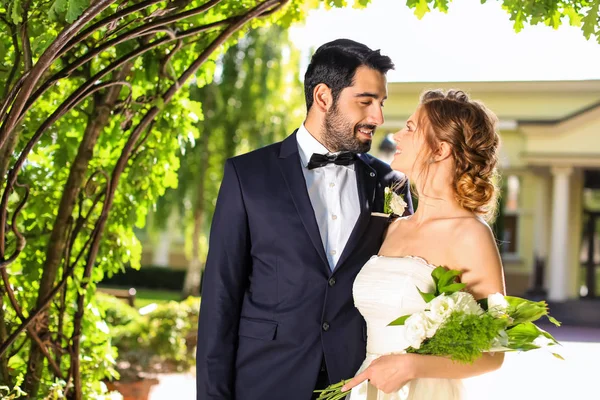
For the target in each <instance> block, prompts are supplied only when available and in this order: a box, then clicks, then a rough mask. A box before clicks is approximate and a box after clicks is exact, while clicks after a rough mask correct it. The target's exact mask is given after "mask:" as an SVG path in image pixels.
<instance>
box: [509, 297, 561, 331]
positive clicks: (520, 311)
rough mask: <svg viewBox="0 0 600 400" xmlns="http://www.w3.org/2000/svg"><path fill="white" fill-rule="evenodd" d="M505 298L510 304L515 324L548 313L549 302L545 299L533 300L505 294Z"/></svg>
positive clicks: (535, 318) (533, 319) (538, 317)
mask: <svg viewBox="0 0 600 400" xmlns="http://www.w3.org/2000/svg"><path fill="white" fill-rule="evenodd" d="M504 298H505V299H506V301H507V302H508V306H509V307H508V315H510V317H511V318H512V319H513V320H514V324H515V325H516V324H520V323H524V322H533V321H537V320H538V319H540V318H541V317H543V316H547V315H548V304H547V303H546V302H545V301H531V300H527V299H523V298H520V297H514V296H505V297H504ZM557 322H558V321H557Z"/></svg>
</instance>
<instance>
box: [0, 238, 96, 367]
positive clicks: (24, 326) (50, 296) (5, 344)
mask: <svg viewBox="0 0 600 400" xmlns="http://www.w3.org/2000/svg"><path fill="white" fill-rule="evenodd" d="M94 231H95V229H94ZM93 233H94V232H92V235H90V237H89V238H88V240H87V241H86V243H85V244H84V246H83V248H82V249H81V251H80V254H83V253H84V252H85V249H86V248H87V247H88V246H89V245H90V243H91V241H92V238H93ZM79 258H80V257H78V258H77V261H78V260H79ZM76 265H77V264H76V263H74V264H73V265H72V266H71V268H69V269H68V273H67V275H66V276H65V277H64V278H63V279H62V280H61V281H60V282H59V284H58V285H56V287H54V289H52V290H51V291H50V293H49V294H48V296H47V297H46V299H45V300H43V301H42V302H41V305H40V306H39V307H38V308H37V309H35V310H33V311H32V312H31V313H30V314H29V316H28V317H27V318H26V319H25V320H24V321H23V322H22V323H21V325H19V327H18V328H17V329H16V330H15V331H14V332H13V333H11V335H10V336H9V337H8V339H6V341H4V342H3V343H0V357H2V356H3V355H4V353H5V352H6V350H8V348H10V346H11V345H12V344H13V342H14V341H15V340H16V339H17V337H19V335H20V334H21V333H23V331H24V330H25V329H28V327H29V325H30V324H31V323H32V322H33V321H34V320H35V319H36V318H37V317H38V316H39V315H40V314H41V313H42V312H43V311H44V310H45V309H46V307H47V306H48V304H50V302H51V301H52V299H53V298H54V296H56V294H57V293H58V292H59V291H60V290H61V289H62V288H63V286H64V284H65V283H66V282H67V279H68V278H70V277H71V276H72V275H73V272H74V271H75V266H76ZM2 272H4V273H5V272H6V271H5V270H4V269H1V270H0V273H2Z"/></svg>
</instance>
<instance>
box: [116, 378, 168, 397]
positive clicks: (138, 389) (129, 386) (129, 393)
mask: <svg viewBox="0 0 600 400" xmlns="http://www.w3.org/2000/svg"><path fill="white" fill-rule="evenodd" d="M156 384H158V379H155V378H146V379H140V380H136V381H114V382H106V386H107V387H108V389H109V390H111V391H112V390H116V391H118V392H119V393H121V394H122V395H123V400H148V397H149V395H150V389H152V386H154V385H156Z"/></svg>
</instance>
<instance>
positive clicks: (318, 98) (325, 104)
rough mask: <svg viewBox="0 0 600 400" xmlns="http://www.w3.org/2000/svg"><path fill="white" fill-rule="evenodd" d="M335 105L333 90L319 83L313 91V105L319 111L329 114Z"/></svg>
mask: <svg viewBox="0 0 600 400" xmlns="http://www.w3.org/2000/svg"><path fill="white" fill-rule="evenodd" d="M332 104H333V96H332V94H331V89H330V88H329V86H327V85H326V84H324V83H319V84H318V85H317V86H316V87H315V89H314V91H313V105H314V106H316V107H317V108H318V109H319V111H321V112H327V111H329V108H330V107H331V105H332Z"/></svg>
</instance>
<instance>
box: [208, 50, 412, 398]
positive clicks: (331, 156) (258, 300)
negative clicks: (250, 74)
mask: <svg viewBox="0 0 600 400" xmlns="http://www.w3.org/2000/svg"><path fill="white" fill-rule="evenodd" d="M393 67H394V65H393V63H392V61H391V60H390V58H389V57H387V56H383V55H381V54H380V53H379V51H378V50H377V51H373V50H371V49H369V48H368V47H367V46H365V45H363V44H360V43H357V42H354V41H351V40H347V39H340V40H335V41H333V42H330V43H326V44H324V45H323V46H321V47H320V48H319V49H318V50H317V51H316V52H315V54H314V55H313V57H312V60H311V63H310V65H309V66H308V69H307V71H306V75H305V79H304V89H305V97H306V106H307V109H308V113H307V116H306V120H305V121H304V124H302V126H300V128H298V129H297V130H296V131H295V132H294V133H293V134H292V135H290V136H289V137H287V138H286V139H285V140H284V141H283V142H280V143H275V144H273V145H271V146H267V147H265V148H262V149H259V150H256V151H254V152H251V153H249V154H245V155H242V156H239V157H235V158H232V159H230V160H228V161H227V162H226V164H225V172H224V176H223V182H222V184H221V189H220V192H219V197H218V200H217V206H216V210H215V215H214V218H213V223H212V228H211V229H212V230H211V235H210V250H209V253H208V259H207V261H206V273H205V278H204V285H203V296H202V303H201V304H202V306H201V308H200V321H199V327H198V351H197V371H196V373H197V390H198V391H197V399H198V400H217V399H218V400H225V399H230V400H233V399H237V400H283V399H286V400H309V399H311V397H312V396H313V390H315V389H316V388H323V387H325V386H327V385H328V384H329V383H334V382H337V381H339V380H341V379H343V378H349V377H351V376H353V375H354V374H355V373H356V371H357V369H358V367H359V366H360V364H361V362H362V361H363V359H364V357H365V343H366V327H365V322H364V320H363V318H362V317H361V315H360V314H359V312H358V311H357V310H356V308H355V307H354V301H353V299H352V284H353V282H354V278H355V277H356V274H357V273H358V272H359V270H360V269H361V267H362V266H363V265H364V264H365V263H366V261H367V260H368V259H369V258H370V257H371V256H372V255H374V254H376V253H377V252H378V250H379V247H380V245H381V241H382V236H383V232H384V229H385V228H386V225H387V223H388V219H387V218H384V217H381V216H376V215H372V213H373V212H379V213H381V212H382V211H383V205H384V189H385V187H387V186H391V185H393V184H394V183H395V182H397V181H398V180H399V179H400V176H399V175H398V174H397V173H395V172H393V171H392V170H391V169H390V167H389V166H388V165H387V164H385V163H383V162H382V161H379V160H377V159H376V158H373V157H372V156H370V155H368V154H366V153H367V152H368V151H369V150H370V148H371V142H372V138H373V135H374V134H375V128H376V127H377V126H378V125H381V124H382V123H383V113H382V107H383V102H384V100H385V99H386V97H387V88H386V77H385V74H386V72H387V71H388V70H390V69H392V68H393ZM400 190H401V193H402V194H403V195H404V199H405V200H406V201H407V203H408V207H407V210H406V214H408V213H411V212H412V202H411V198H410V193H409V191H408V185H405V186H404V187H402V188H401V189H400Z"/></svg>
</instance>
